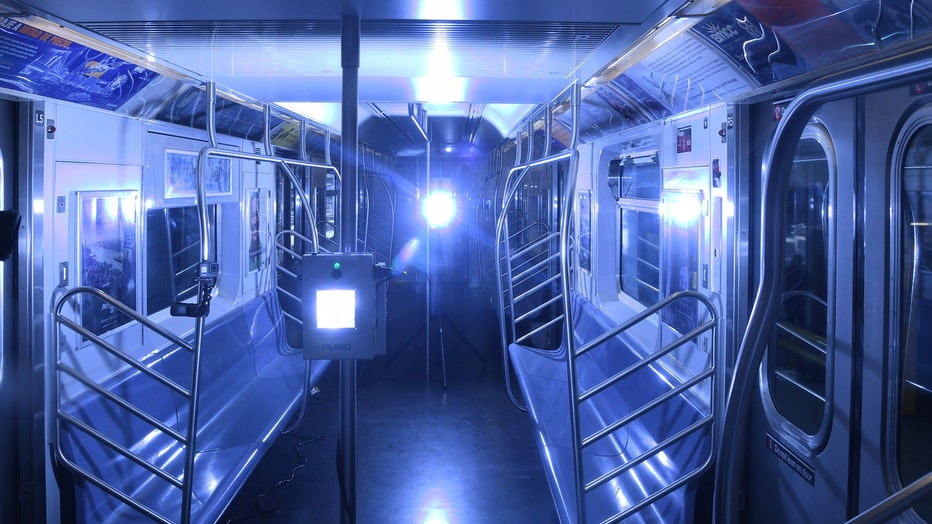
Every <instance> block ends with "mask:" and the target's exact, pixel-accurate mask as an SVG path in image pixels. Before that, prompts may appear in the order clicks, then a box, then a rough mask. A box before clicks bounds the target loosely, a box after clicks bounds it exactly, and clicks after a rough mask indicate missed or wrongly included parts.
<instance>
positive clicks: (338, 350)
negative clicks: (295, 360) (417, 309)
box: [302, 253, 376, 360]
mask: <svg viewBox="0 0 932 524" xmlns="http://www.w3.org/2000/svg"><path fill="white" fill-rule="evenodd" d="M374 267H375V259H374V257H373V255H372V253H320V254H310V255H304V262H303V270H304V271H303V277H302V278H303V280H304V291H303V293H304V296H303V298H304V358H306V359H313V360H317V359H322V360H355V359H370V358H373V357H374V356H375V348H376V293H375V287H376V286H375V277H374V273H373V269H374Z"/></svg>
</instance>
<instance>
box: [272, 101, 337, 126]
mask: <svg viewBox="0 0 932 524" xmlns="http://www.w3.org/2000/svg"><path fill="white" fill-rule="evenodd" d="M275 103H276V104H277V105H280V106H282V107H284V108H285V109H287V110H289V111H292V112H294V113H297V114H299V115H301V116H304V117H307V118H309V119H311V120H313V121H315V122H317V123H320V124H323V125H325V126H327V127H329V128H331V129H333V130H335V131H337V132H339V131H340V130H341V129H342V123H343V111H342V109H341V106H340V103H339V102H275Z"/></svg>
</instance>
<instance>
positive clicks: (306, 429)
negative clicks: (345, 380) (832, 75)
mask: <svg viewBox="0 0 932 524" xmlns="http://www.w3.org/2000/svg"><path fill="white" fill-rule="evenodd" d="M412 292H413V291H412ZM401 295H403V290H402V292H401ZM410 298H411V299H412V301H413V303H414V304H415V305H412V306H411V308H409V309H407V310H406V311H405V312H404V313H403V314H401V315H400V316H399V314H398V313H395V318H391V317H390V319H389V320H390V325H391V326H393V327H394V329H392V330H390V331H389V344H388V346H389V348H390V349H389V351H388V353H387V355H386V356H384V357H378V358H376V359H375V360H372V361H368V362H360V363H359V364H358V368H357V374H358V376H359V381H358V397H357V453H356V462H357V468H356V470H357V477H356V486H357V490H356V491H357V495H356V517H357V518H356V521H357V522H359V523H360V524H368V523H416V524H453V523H467V524H473V523H499V522H507V523H519V524H520V523H529V524H530V523H534V524H549V523H556V522H558V520H557V517H556V514H555V512H554V509H553V503H552V501H551V498H550V491H549V489H548V487H547V482H546V479H545V477H544V474H543V471H542V468H541V462H540V458H539V456H538V453H537V447H536V445H535V442H534V437H533V433H532V428H531V425H530V422H529V421H528V418H527V415H526V414H525V413H523V412H521V411H518V410H516V409H515V408H514V407H512V405H511V404H510V402H509V401H508V397H507V396H506V393H505V389H504V384H503V379H502V372H501V366H502V364H501V353H500V350H499V349H498V346H499V344H498V342H497V324H495V322H496V319H495V318H494V316H492V314H491V310H490V309H489V308H488V297H486V296H485V295H484V294H481V292H480V293H478V294H477V293H474V292H466V291H462V292H461V294H460V296H458V297H455V296H454V297H450V298H449V300H446V301H445V302H444V304H445V306H444V307H445V308H446V311H445V312H446V313H447V315H446V316H445V317H442V318H443V319H444V321H443V327H444V331H443V342H444V344H443V347H444V350H445V352H444V356H445V358H444V360H445V365H446V366H445V367H446V375H447V376H446V378H447V387H446V388H444V387H443V367H442V366H441V360H440V343H439V341H440V336H439V332H438V329H437V321H436V320H435V322H434V323H433V329H432V331H431V333H432V335H431V350H430V355H429V356H430V359H429V363H428V355H427V354H425V352H424V350H423V347H424V345H425V342H424V337H423V334H419V333H418V332H419V331H420V328H421V327H422V326H423V325H424V319H425V315H424V308H423V306H420V307H418V306H417V305H416V302H418V301H417V300H414V297H413V296H412V297H410ZM402 299H404V297H403V296H402ZM436 318H441V317H439V316H438V317H436ZM483 359H484V361H483ZM428 369H429V371H430V373H429V377H428V373H427V371H428ZM339 375H340V373H339V366H338V365H333V366H331V367H330V368H329V370H328V371H327V373H326V375H325V376H324V379H323V381H322V382H321V385H320V390H321V393H320V396H319V397H318V398H316V399H313V400H311V402H310V403H309V404H308V409H307V413H306V416H305V419H304V421H303V423H302V425H301V426H300V427H299V428H298V429H297V430H296V431H295V432H293V433H292V434H290V435H283V436H281V437H279V439H278V440H277V441H276V443H275V445H274V447H273V448H272V449H271V450H270V452H269V454H268V455H267V456H266V458H265V459H264V460H263V461H262V463H261V464H260V465H259V467H258V468H257V470H256V471H255V472H254V473H253V475H252V476H251V477H250V479H249V481H248V482H247V483H246V485H245V487H244V488H243V490H242V491H241V492H240V494H239V495H238V497H237V498H236V499H235V500H234V501H233V503H232V504H231V506H230V508H229V509H228V511H227V512H226V513H225V514H224V515H223V518H222V520H221V522H266V521H268V522H301V523H312V524H315V523H326V524H331V523H338V522H340V489H339V481H338V478H337V440H338V431H339V411H340V410H339ZM305 461H306V465H304V467H301V468H298V466H300V465H301V464H304V463H305ZM287 479H292V480H291V481H290V482H287V483H283V481H284V480H287ZM266 493H267V494H266Z"/></svg>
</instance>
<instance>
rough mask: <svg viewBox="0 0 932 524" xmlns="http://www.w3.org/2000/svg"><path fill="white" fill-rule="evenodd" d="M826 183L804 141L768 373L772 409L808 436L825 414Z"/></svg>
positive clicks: (815, 151)
mask: <svg viewBox="0 0 932 524" xmlns="http://www.w3.org/2000/svg"><path fill="white" fill-rule="evenodd" d="M829 179H830V173H829V162H828V158H827V155H826V152H825V149H824V148H823V147H822V144H821V143H819V141H818V140H816V139H814V138H803V139H802V140H801V141H800V143H799V145H798V146H797V149H796V155H795V157H794V162H793V168H792V172H791V174H790V183H789V187H788V189H787V196H786V221H785V227H786V229H785V230H784V238H785V243H784V258H783V268H782V271H783V289H782V294H781V303H780V308H779V310H778V313H777V325H776V329H775V330H774V334H773V338H772V340H771V344H770V347H769V351H768V355H769V356H768V367H767V370H768V383H769V386H770V396H771V399H772V400H773V404H774V407H776V409H777V411H779V412H780V414H781V415H782V416H783V417H785V418H786V419H787V420H789V421H790V422H792V423H793V424H794V425H796V426H797V427H799V428H800V429H802V430H803V431H804V432H805V433H807V434H809V435H815V434H816V433H818V431H819V428H821V427H822V423H823V420H824V419H825V412H826V410H825V393H826V380H827V366H826V354H827V348H828V347H829V344H828V340H827V332H828V318H829V317H828V314H829V311H828V280H827V273H828V253H827V246H828V244H829V242H828V235H829V225H828V219H829V209H830V205H831V202H830V195H829V188H830V186H829Z"/></svg>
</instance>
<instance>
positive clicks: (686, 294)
mask: <svg viewBox="0 0 932 524" xmlns="http://www.w3.org/2000/svg"><path fill="white" fill-rule="evenodd" d="M682 298H693V299H696V300H698V301H699V302H700V303H702V304H703V305H704V306H705V307H706V308H708V310H709V314H710V315H711V318H710V321H716V322H717V321H718V313H716V312H715V306H714V305H713V304H712V301H711V300H709V298H708V297H706V296H705V295H703V294H702V293H700V292H698V291H692V290H685V291H677V292H676V293H673V294H672V295H670V296H668V297H666V298H664V299H663V300H661V301H660V302H657V303H656V304H654V305H652V306H651V307H649V308H647V309H645V310H644V311H641V312H640V313H638V314H637V315H635V316H633V317H631V318H630V319H628V320H627V321H625V322H623V323H622V324H620V325H618V326H615V327H614V328H612V329H610V330H608V331H606V332H605V333H603V334H601V335H599V336H598V337H596V338H594V339H592V340H591V341H589V342H588V343H587V344H585V345H584V346H583V347H582V348H580V349H578V350H576V356H577V357H579V356H582V355H583V354H585V353H587V352H588V351H590V350H592V349H593V348H595V347H596V346H598V345H600V344H602V343H603V342H605V341H606V340H608V339H610V338H612V337H614V336H616V335H618V334H619V333H621V332H622V331H626V330H628V329H629V328H631V326H634V325H635V324H639V323H640V322H643V321H644V320H645V319H647V318H648V317H650V316H651V315H653V314H655V313H657V312H658V311H660V310H661V309H663V308H665V307H667V306H668V305H670V304H671V303H673V302H676V301H677V300H679V299H682Z"/></svg>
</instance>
